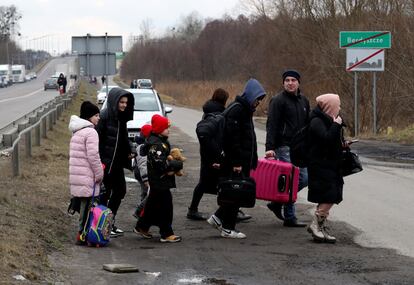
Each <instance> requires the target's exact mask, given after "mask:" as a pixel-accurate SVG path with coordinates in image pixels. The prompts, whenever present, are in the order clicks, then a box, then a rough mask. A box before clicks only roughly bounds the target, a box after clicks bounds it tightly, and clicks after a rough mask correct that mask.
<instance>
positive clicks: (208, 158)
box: [200, 99, 225, 188]
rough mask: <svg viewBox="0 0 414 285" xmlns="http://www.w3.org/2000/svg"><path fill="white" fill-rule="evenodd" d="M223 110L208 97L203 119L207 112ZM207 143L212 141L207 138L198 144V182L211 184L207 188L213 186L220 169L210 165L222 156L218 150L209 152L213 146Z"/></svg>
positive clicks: (220, 159)
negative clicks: (199, 162)
mask: <svg viewBox="0 0 414 285" xmlns="http://www.w3.org/2000/svg"><path fill="white" fill-rule="evenodd" d="M224 110H225V107H224V105H223V104H221V103H219V102H217V101H213V100H211V99H210V100H208V101H207V102H206V103H205V104H204V105H203V112H204V114H203V119H204V117H205V116H206V115H207V114H220V113H222V112H223V111H224ZM209 143H212V141H211V140H207V141H206V142H205V144H200V158H201V166H200V182H202V183H204V184H207V185H211V187H207V188H215V185H216V184H217V180H218V176H219V175H220V170H219V169H215V168H213V167H212V165H213V163H222V159H223V157H222V155H221V154H219V153H218V152H215V153H211V152H210V151H209V150H211V149H214V148H215V146H214V145H208V144H209Z"/></svg>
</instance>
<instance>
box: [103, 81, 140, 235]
mask: <svg viewBox="0 0 414 285" xmlns="http://www.w3.org/2000/svg"><path fill="white" fill-rule="evenodd" d="M133 114H134V95H132V94H131V93H130V92H127V91H125V90H123V89H121V88H113V89H111V91H110V92H109V94H108V98H107V105H106V108H105V109H104V110H102V111H101V120H100V121H99V123H98V125H97V131H98V134H99V155H100V156H101V161H102V163H103V164H104V165H105V171H104V180H103V183H104V186H105V190H106V191H105V192H104V193H103V195H102V196H101V203H102V204H104V205H107V206H108V208H110V209H111V211H112V212H113V214H114V217H115V216H116V213H117V212H118V208H119V206H120V205H121V201H122V199H123V198H124V197H125V194H126V183H125V174H124V168H127V169H131V168H132V165H131V158H133V157H134V156H135V154H133V153H132V152H131V145H130V144H129V141H128V130H127V121H130V120H132V118H133ZM122 234H123V231H122V230H121V229H118V228H117V227H116V226H115V223H114V226H113V229H112V232H111V235H112V236H118V235H122Z"/></svg>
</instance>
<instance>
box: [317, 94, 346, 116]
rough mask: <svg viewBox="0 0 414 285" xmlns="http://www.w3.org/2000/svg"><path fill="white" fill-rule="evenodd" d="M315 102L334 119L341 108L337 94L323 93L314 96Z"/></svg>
mask: <svg viewBox="0 0 414 285" xmlns="http://www.w3.org/2000/svg"><path fill="white" fill-rule="evenodd" d="M316 103H317V104H318V106H319V107H320V108H321V109H322V111H324V112H325V113H326V114H327V115H329V116H330V117H332V118H333V119H335V118H336V117H337V116H338V115H339V110H340V109H341V100H340V99H339V95H337V94H324V95H320V96H318V97H316Z"/></svg>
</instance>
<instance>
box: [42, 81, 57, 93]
mask: <svg viewBox="0 0 414 285" xmlns="http://www.w3.org/2000/svg"><path fill="white" fill-rule="evenodd" d="M44 87H45V91H46V90H47V89H55V90H58V89H59V86H58V84H57V79H56V78H48V79H46V81H45V83H44Z"/></svg>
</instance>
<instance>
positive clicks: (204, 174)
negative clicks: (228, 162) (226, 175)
mask: <svg viewBox="0 0 414 285" xmlns="http://www.w3.org/2000/svg"><path fill="white" fill-rule="evenodd" d="M219 176H220V170H218V169H214V168H211V167H208V166H206V165H205V163H203V162H202V164H201V167H200V180H199V182H198V184H197V186H196V187H195V188H194V191H193V198H192V200H191V205H190V207H189V209H190V210H193V211H197V210H198V205H199V204H200V201H201V198H202V197H203V195H204V193H209V194H217V183H218V179H219Z"/></svg>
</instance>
